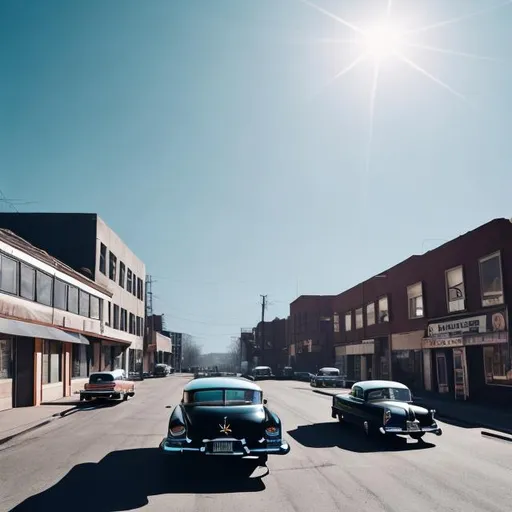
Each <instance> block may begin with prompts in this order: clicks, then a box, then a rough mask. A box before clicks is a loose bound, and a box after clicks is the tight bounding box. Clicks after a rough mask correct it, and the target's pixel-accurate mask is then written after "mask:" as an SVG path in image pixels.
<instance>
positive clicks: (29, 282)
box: [20, 263, 36, 300]
mask: <svg viewBox="0 0 512 512" xmlns="http://www.w3.org/2000/svg"><path fill="white" fill-rule="evenodd" d="M20 296H21V297H23V298H24V299H29V300H35V298H36V271H35V269H33V268H32V267H29V266H28V265H25V263H21V265H20Z"/></svg>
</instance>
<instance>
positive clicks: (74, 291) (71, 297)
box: [68, 286, 78, 315]
mask: <svg viewBox="0 0 512 512" xmlns="http://www.w3.org/2000/svg"><path fill="white" fill-rule="evenodd" d="M68 311H69V312H70V313H75V315H78V288H76V287H75V286H69V287H68Z"/></svg>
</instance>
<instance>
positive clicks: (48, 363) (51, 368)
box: [42, 340, 62, 384]
mask: <svg viewBox="0 0 512 512" xmlns="http://www.w3.org/2000/svg"><path fill="white" fill-rule="evenodd" d="M61 354H62V345H61V343H60V342H58V341H53V340H52V341H47V340H45V341H44V343H43V365H42V366H43V368H42V369H43V384H51V383H54V382H61V381H62V369H61V360H62V359H61Z"/></svg>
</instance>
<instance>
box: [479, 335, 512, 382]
mask: <svg viewBox="0 0 512 512" xmlns="http://www.w3.org/2000/svg"><path fill="white" fill-rule="evenodd" d="M484 368H485V382H486V383H487V384H501V385H508V386H512V361H511V356H510V349H509V346H508V343H500V344H499V345H493V346H490V347H484Z"/></svg>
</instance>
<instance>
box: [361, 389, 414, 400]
mask: <svg viewBox="0 0 512 512" xmlns="http://www.w3.org/2000/svg"><path fill="white" fill-rule="evenodd" d="M366 400H368V401H371V400H396V401H398V402H410V401H411V392H410V391H409V390H408V389H401V388H379V389H372V390H371V391H368V392H367V394H366Z"/></svg>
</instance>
